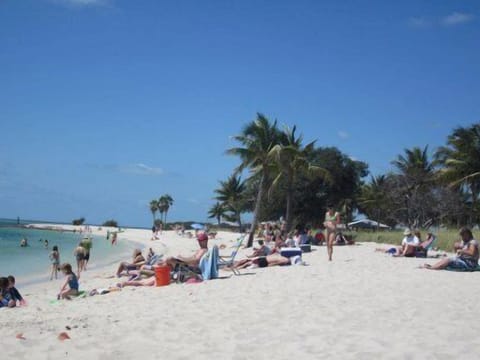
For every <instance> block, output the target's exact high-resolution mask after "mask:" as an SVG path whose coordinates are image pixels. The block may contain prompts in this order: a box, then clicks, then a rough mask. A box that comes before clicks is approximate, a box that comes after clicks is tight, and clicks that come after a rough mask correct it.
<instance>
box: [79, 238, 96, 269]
mask: <svg viewBox="0 0 480 360" xmlns="http://www.w3.org/2000/svg"><path fill="white" fill-rule="evenodd" d="M80 246H81V247H83V248H84V249H85V255H84V256H83V260H84V261H83V270H84V271H85V270H87V264H88V261H89V260H90V250H91V248H92V246H93V244H92V238H91V237H89V236H85V237H84V238H83V239H82V241H80Z"/></svg>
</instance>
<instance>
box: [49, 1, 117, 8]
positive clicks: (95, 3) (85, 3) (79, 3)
mask: <svg viewBox="0 0 480 360" xmlns="http://www.w3.org/2000/svg"><path fill="white" fill-rule="evenodd" d="M50 1H51V2H54V3H56V4H60V5H65V6H71V7H93V6H105V5H109V4H110V3H111V1H112V0H50Z"/></svg>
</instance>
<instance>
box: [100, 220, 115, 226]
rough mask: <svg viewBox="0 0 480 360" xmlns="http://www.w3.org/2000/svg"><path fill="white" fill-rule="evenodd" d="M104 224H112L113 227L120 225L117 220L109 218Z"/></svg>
mask: <svg viewBox="0 0 480 360" xmlns="http://www.w3.org/2000/svg"><path fill="white" fill-rule="evenodd" d="M102 226H111V227H118V223H117V221H116V220H113V219H112V220H107V221H105V222H104V223H103V224H102Z"/></svg>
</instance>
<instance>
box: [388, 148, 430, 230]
mask: <svg viewBox="0 0 480 360" xmlns="http://www.w3.org/2000/svg"><path fill="white" fill-rule="evenodd" d="M427 151H428V146H425V148H423V149H421V148H419V147H414V148H412V149H405V154H404V155H402V154H401V155H398V156H397V158H396V159H395V160H394V161H392V165H393V166H394V167H395V168H396V170H397V171H396V176H395V177H391V179H392V180H395V181H396V185H395V186H394V189H393V190H394V192H393V193H391V195H392V196H394V197H395V198H396V201H395V203H396V209H403V210H404V216H403V219H402V223H404V224H406V225H408V226H409V227H419V226H424V225H425V223H428V222H431V221H432V216H433V214H432V213H431V212H429V209H431V205H432V202H433V196H432V191H433V189H434V186H435V165H434V162H432V161H430V159H429V157H428V153H427Z"/></svg>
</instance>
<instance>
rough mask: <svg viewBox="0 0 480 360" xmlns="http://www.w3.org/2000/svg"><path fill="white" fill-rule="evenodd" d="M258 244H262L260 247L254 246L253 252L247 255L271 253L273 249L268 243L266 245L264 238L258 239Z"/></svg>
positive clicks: (256, 255) (255, 255) (250, 256)
mask: <svg viewBox="0 0 480 360" xmlns="http://www.w3.org/2000/svg"><path fill="white" fill-rule="evenodd" d="M258 245H260V247H259V248H254V249H253V253H252V254H250V255H247V257H249V258H254V257H258V256H267V255H270V253H271V251H272V250H271V249H270V248H269V247H268V246H267V245H265V242H264V241H263V240H258Z"/></svg>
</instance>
